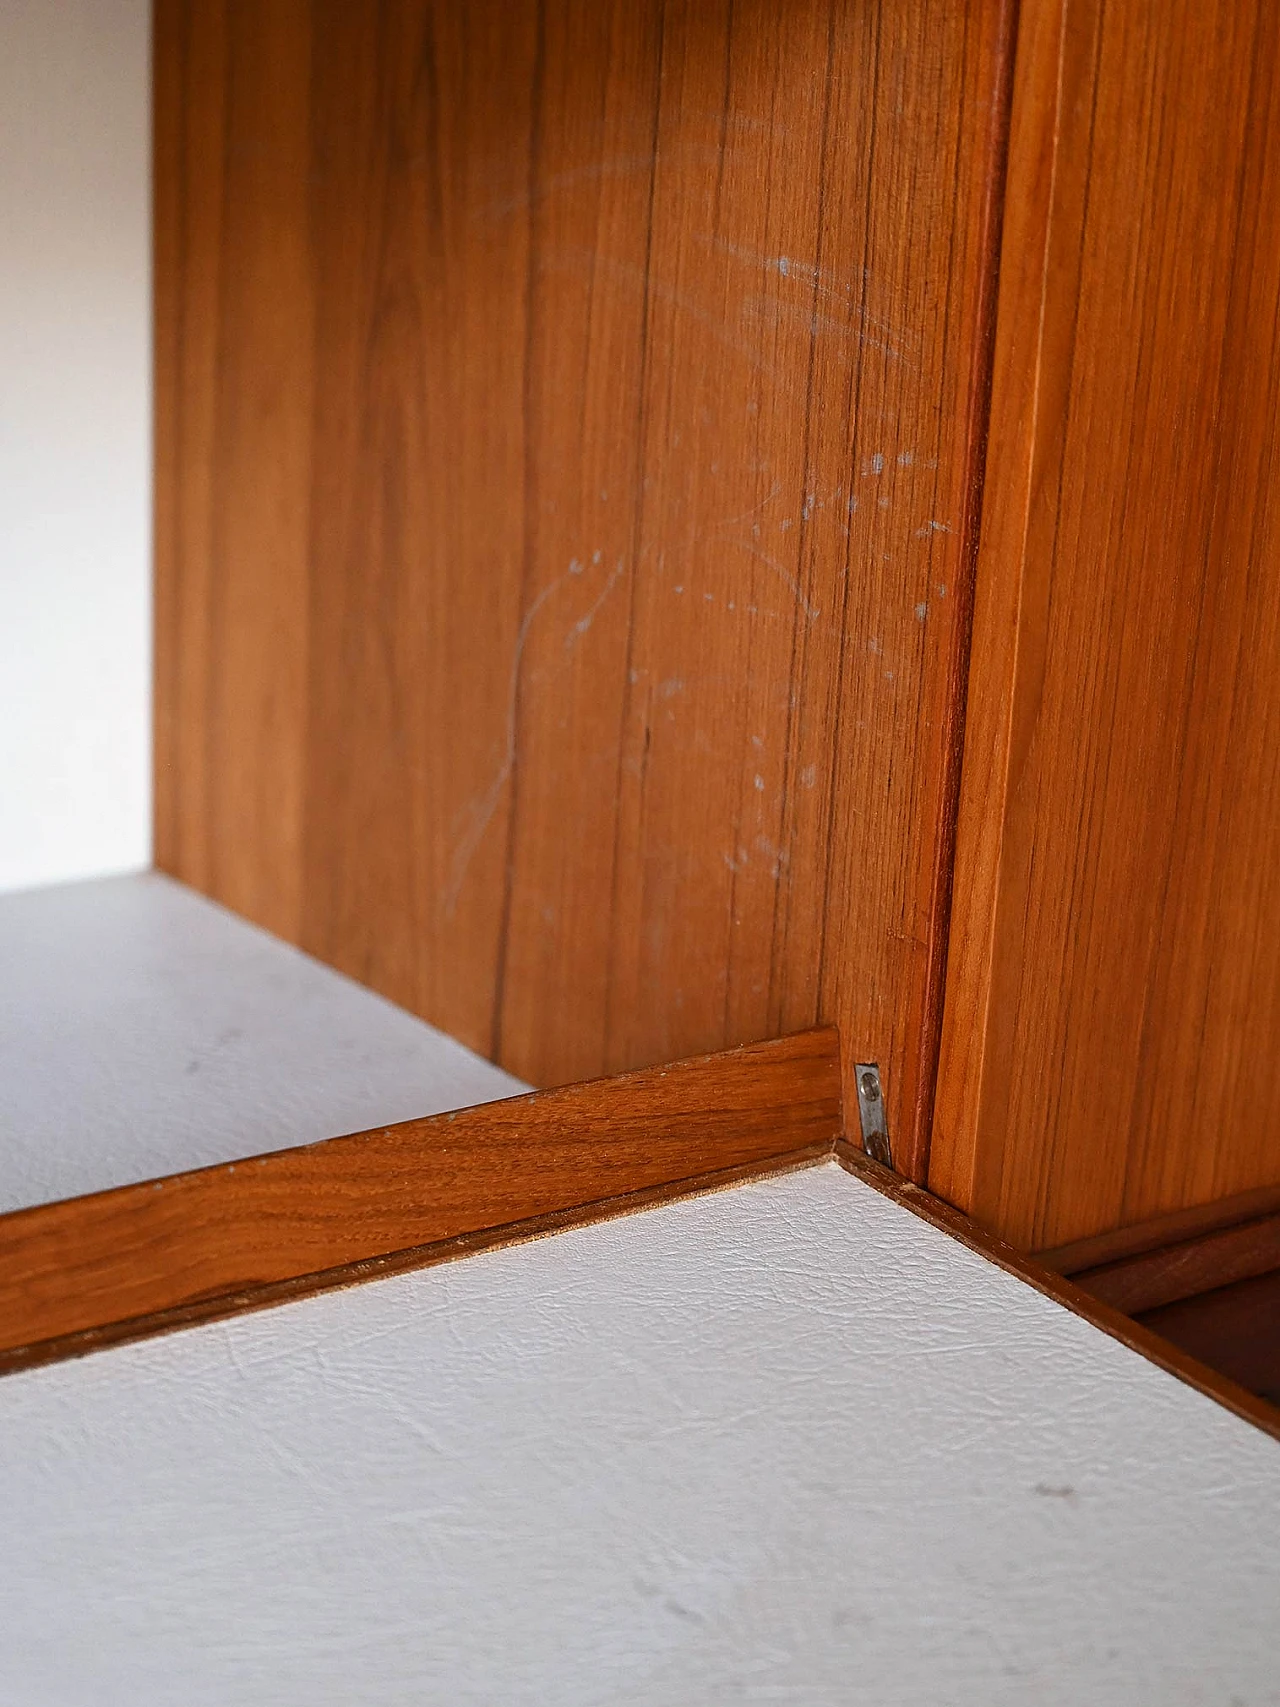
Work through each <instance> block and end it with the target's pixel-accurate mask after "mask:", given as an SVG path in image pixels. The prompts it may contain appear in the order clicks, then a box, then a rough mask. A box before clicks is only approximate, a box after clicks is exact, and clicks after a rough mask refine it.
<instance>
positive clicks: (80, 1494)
mask: <svg viewBox="0 0 1280 1707" xmlns="http://www.w3.org/2000/svg"><path fill="white" fill-rule="evenodd" d="M0 954H3V955H4V956H5V957H6V958H5V962H4V964H5V972H4V986H5V1006H4V1010H3V1021H4V1026H3V1029H4V1050H5V1054H4V1058H3V1077H4V1079H5V1080H6V1081H7V1083H6V1088H5V1091H4V1101H3V1109H4V1122H5V1126H4V1132H5V1143H6V1145H9V1146H11V1154H12V1157H13V1158H14V1159H15V1163H16V1169H17V1171H16V1174H15V1175H14V1176H13V1183H12V1188H11V1195H13V1196H14V1197H16V1198H20V1199H24V1200H27V1201H35V1200H37V1199H39V1198H41V1197H46V1196H49V1195H54V1194H60V1193H62V1192H63V1191H65V1190H66V1189H68V1183H69V1182H70V1184H71V1187H72V1189H89V1188H91V1187H94V1186H98V1185H104V1184H112V1183H118V1182H119V1181H120V1180H123V1179H126V1178H135V1177H138V1175H139V1174H145V1173H149V1172H155V1171H163V1170H164V1169H167V1168H172V1167H175V1166H189V1165H192V1164H193V1163H195V1162H198V1161H209V1160H218V1159H224V1158H225V1157H227V1156H229V1155H232V1154H237V1153H244V1152H245V1151H250V1150H254V1149H260V1148H262V1147H263V1146H264V1144H281V1143H290V1142H300V1141H304V1140H307V1139H310V1138H314V1137H317V1136H323V1135H326V1134H328V1133H331V1132H337V1131H340V1130H343V1129H350V1128H352V1127H354V1126H360V1125H363V1124H369V1123H377V1122H382V1121H385V1120H389V1119H394V1118H398V1117H400V1116H402V1115H412V1114H416V1113H422V1112H425V1109H426V1108H427V1107H445V1106H448V1105H449V1103H450V1102H462V1101H471V1100H476V1099H477V1098H478V1097H479V1098H483V1097H486V1096H493V1095H500V1094H502V1093H503V1091H504V1090H514V1089H517V1088H519V1087H518V1086H516V1085H515V1083H514V1082H513V1081H511V1080H509V1079H507V1078H506V1077H505V1076H504V1075H501V1074H499V1073H498V1072H497V1071H496V1069H494V1068H492V1067H489V1066H487V1065H485V1064H484V1063H482V1062H479V1061H477V1060H476V1059H475V1058H474V1057H472V1056H469V1055H468V1054H467V1053H466V1052H465V1051H463V1050H461V1049H459V1047H458V1046H457V1045H456V1044H452V1043H450V1042H449V1041H448V1040H447V1039H442V1038H440V1037H439V1036H438V1034H436V1033H433V1032H431V1031H430V1030H429V1028H427V1027H424V1026H422V1025H421V1024H420V1023H419V1022H418V1021H416V1020H414V1019H411V1018H410V1017H409V1016H408V1015H405V1014H403V1013H400V1012H398V1011H397V1010H396V1009H394V1008H392V1007H390V1006H388V1005H387V1004H386V1003H384V1002H381V1001H379V1000H378V999H377V998H375V997H372V996H370V995H368V994H367V993H366V992H363V991H361V990H359V989H358V988H356V987H355V986H353V985H351V984H349V983H347V982H346V981H345V980H343V979H340V978H337V977H336V976H335V975H334V974H331V973H328V972H326V971H324V970H323V969H321V968H317V967H316V966H314V964H312V963H311V962H309V961H307V960H305V959H304V958H303V957H301V956H298V955H296V954H294V953H293V951H291V950H288V949H286V948H284V947H283V946H282V945H280V944H277V943H274V942H272V941H271V939H269V938H266V937H264V936H263V935H262V934H261V933H259V932H256V931H252V930H250V929H249V928H248V927H247V926H245V925H243V924H241V923H240V922H238V921H236V920H233V919H231V918H230V917H229V916H228V915H226V914H225V913H222V912H220V911H219V910H218V909H216V908H212V907H210V906H208V904H207V903H204V902H201V901H198V900H196V899H195V898H194V897H192V896H189V895H187V894H186V893H185V892H183V891H181V890H180V889H178V888H177V887H176V886H174V885H172V884H169V883H166V882H165V881H163V880H160V879H154V878H142V879H130V880H116V881H114V882H111V883H102V884H94V885H82V886H77V887H76V888H75V889H63V890H58V891H49V892H48V893H46V894H44V895H27V896H22V897H14V898H12V899H10V900H7V901H4V902H2V903H0ZM19 989H20V991H21V992H25V994H20V993H16V992H18V991H19ZM193 1063H194V1064H195V1065H194V1066H193ZM130 1111H131V1112H130ZM15 1134H17V1135H18V1141H17V1142H16V1143H15V1142H14V1135H15ZM6 1171H7V1169H6ZM0 1512H3V1514H4V1516H3V1523H4V1534H5V1543H6V1544H5V1545H4V1546H3V1547H2V1548H0V1630H2V1631H3V1640H2V1641H0V1703H5V1704H8V1703H15V1704H21V1707H55V1704H56V1707H67V1704H75V1707H79V1704H81V1703H84V1704H90V1703H91V1704H92V1707H126V1704H127V1707H137V1704H139V1703H145V1704H147V1707H169V1704H173V1707H227V1704H232V1703H234V1704H236V1707H284V1704H289V1707H292V1704H295V1703H296V1704H299V1707H302V1704H305V1707H359V1704H364V1703H369V1704H375V1703H376V1704H378V1707H383V1704H388V1703H400V1702H405V1703H414V1704H419V1703H437V1702H439V1703H449V1704H451V1707H455V1704H471V1703H474V1704H476V1707H480V1704H485V1707H488V1704H491V1703H502V1704H503V1707H515V1704H520V1707H524V1704H528V1707H535V1704H536V1707H543V1704H547V1703H555V1704H556V1707H596V1704H601V1707H603V1704H609V1707H615V1704H617V1707H624V1704H625V1707H640V1704H644V1707H688V1704H698V1707H716V1704H720V1703H724V1704H726V1707H727V1704H730V1703H743V1702H753V1703H779V1702H783V1703H795V1704H797V1707H800V1704H803V1707H828V1704H830V1707H847V1704H850V1703H853V1704H858V1703H867V1704H868V1707H934V1704H938V1707H952V1704H954V1707H970V1704H980V1707H1005V1704H1007V1707H1015V1704H1016V1707H1029V1704H1035V1707H1147V1704H1150V1707H1209V1704H1212V1707H1231V1704H1233V1703H1239V1704H1241V1707H1266V1704H1268V1703H1277V1702H1280V1617H1278V1613H1280V1446H1278V1445H1277V1443H1276V1442H1275V1441H1274V1440H1272V1439H1270V1438H1269V1437H1267V1436H1266V1435H1264V1434H1262V1433H1261V1432H1259V1431H1258V1430H1256V1429H1254V1428H1252V1427H1251V1426H1250V1425H1249V1424H1248V1423H1246V1422H1243V1421H1241V1420H1240V1419H1239V1418H1237V1417H1235V1416H1233V1415H1232V1414H1230V1413H1229V1412H1228V1411H1226V1410H1224V1409H1222V1408H1221V1407H1220V1406H1218V1405H1216V1404H1215V1403H1214V1402H1213V1401H1212V1400H1211V1399H1209V1398H1207V1397H1205V1396H1204V1395H1202V1394H1201V1393H1199V1392H1197V1391H1195V1390H1193V1389H1192V1388H1190V1387H1187V1386H1185V1385H1183V1384H1182V1383H1180V1382H1178V1381H1177V1380H1175V1379H1174V1378H1173V1377H1171V1376H1169V1375H1167V1374H1165V1373H1164V1372H1162V1371H1161V1370H1160V1369H1158V1368H1156V1367H1155V1366H1154V1365H1152V1364H1150V1363H1148V1362H1147V1361H1145V1360H1144V1359H1143V1358H1141V1357H1140V1356H1138V1355H1136V1354H1135V1353H1133V1352H1131V1351H1129V1350H1128V1349H1126V1348H1125V1347H1124V1346H1123V1345H1121V1344H1119V1343H1118V1342H1117V1341H1115V1340H1112V1339H1109V1338H1108V1337H1107V1336H1105V1335H1104V1334H1102V1333H1100V1332H1099V1331H1097V1330H1096V1329H1094V1328H1093V1327H1091V1326H1090V1325H1089V1324H1088V1323H1087V1322H1085V1321H1083V1320H1082V1319H1081V1318H1079V1317H1076V1316H1074V1315H1072V1314H1070V1313H1069V1312H1068V1311H1066V1310H1064V1309H1062V1308H1061V1307H1059V1306H1058V1305H1057V1304H1055V1303H1054V1302H1053V1301H1051V1300H1050V1299H1048V1298H1045V1297H1043V1296H1041V1295H1040V1294H1039V1293H1038V1292H1035V1291H1034V1290H1032V1289H1031V1288H1029V1287H1027V1286H1026V1285H1024V1284H1023V1283H1022V1282H1021V1281H1019V1280H1018V1279H1016V1278H1015V1277H1013V1276H1011V1275H1009V1274H1006V1273H1005V1272H1004V1271H1003V1270H1001V1269H998V1268H996V1267H994V1266H993V1265H992V1264H991V1263H989V1262H988V1261H986V1260H985V1259H984V1258H983V1257H981V1256H980V1255H978V1254H976V1253H975V1252H974V1251H972V1250H970V1249H968V1248H967V1247H966V1246H964V1245H962V1244H960V1243H959V1242H957V1241H956V1240H954V1239H953V1238H951V1237H949V1236H948V1235H947V1234H945V1233H943V1232H940V1231H939V1230H937V1229H936V1228H934V1227H932V1226H931V1225H929V1224H927V1223H925V1222H924V1221H921V1220H920V1219H918V1218H917V1217H915V1216H913V1215H911V1214H910V1213H909V1212H908V1211H906V1210H905V1209H903V1208H901V1207H900V1206H899V1205H898V1204H896V1203H894V1202H892V1201H890V1200H889V1199H887V1198H885V1197H883V1196H881V1195H880V1194H879V1193H877V1192H876V1191H874V1190H872V1189H871V1188H870V1187H868V1186H867V1185H866V1184H865V1183H863V1182H862V1181H861V1180H859V1179H856V1178H853V1177H851V1176H850V1175H848V1174H846V1173H845V1172H844V1171H843V1170H841V1169H840V1168H838V1167H836V1166H834V1165H823V1166H818V1167H814V1168H811V1169H808V1170H805V1171H801V1172H797V1173H793V1174H789V1175H786V1176H783V1177H780V1178H775V1179H772V1180H763V1181H756V1182H753V1183H751V1184H746V1185H742V1186H739V1187H736V1188H734V1189H732V1190H729V1191H724V1192H721V1193H718V1194H715V1195H712V1196H707V1197H702V1198H697V1199H689V1200H685V1201H681V1202H675V1203H669V1204H666V1205H663V1206H662V1207H659V1208H655V1209H652V1210H649V1211H646V1212H645V1213H643V1214H639V1215H634V1216H631V1217H628V1218H624V1219H622V1220H617V1221H612V1222H607V1223H603V1224H600V1225H597V1226H591V1227H582V1228H577V1229H574V1230H571V1231H568V1232H564V1233H561V1234H558V1235H556V1236H555V1237H551V1238H544V1239H541V1240H538V1241H535V1242H533V1243H530V1244H525V1245H520V1246H513V1247H510V1248H508V1249H504V1250H493V1251H488V1252H485V1253H483V1254H480V1255H476V1256H473V1257H470V1258H468V1259H466V1260H464V1261H460V1262H455V1263H451V1264H447V1265H445V1266H442V1267H438V1268H434V1269H428V1270H424V1271H422V1272H420V1273H416V1274H407V1275H400V1276H397V1277H394V1278H388V1279H386V1280H382V1281H378V1282H374V1283H372V1284H369V1285H366V1286H362V1287H358V1288H354V1289H352V1290H349V1291H346V1292H339V1293H333V1294H327V1295H322V1296H318V1297H313V1298H309V1299H305V1300H301V1301H298V1302H296V1303H292V1304H288V1305H285V1306H282V1307H280V1308H278V1309H275V1310H272V1311H267V1312H263V1313H260V1314H257V1315H251V1316H246V1317H242V1318H239V1319H236V1320H232V1321H228V1322H223V1323H218V1324H213V1325H209V1326H205V1327H201V1328H195V1329H192V1330H189V1331H187V1332H183V1333H179V1334H175V1335H172V1336H170V1337H167V1338H164V1339H158V1340H152V1341H146V1342H142V1343H139V1344H136V1345H132V1346H126V1347H122V1348H119V1349H117V1350H114V1351H108V1352H102V1353H99V1354H96V1355H94V1356H92V1357H89V1358H86V1359H84V1360H83V1361H80V1362H71V1363H63V1364H58V1365H54V1366H51V1367H49V1368H45V1369H39V1370H31V1371H28V1372H26V1373H23V1374H18V1375H12V1376H9V1377H6V1378H5V1379H3V1380H0Z"/></svg>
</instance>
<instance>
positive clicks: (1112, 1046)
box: [929, 0, 1280, 1248]
mask: <svg viewBox="0 0 1280 1707" xmlns="http://www.w3.org/2000/svg"><path fill="white" fill-rule="evenodd" d="M1278 31H1280V10H1277V8H1276V7H1275V6H1272V5H1267V4H1265V3H1261V0H1259V3H1253V0H1230V3H1227V0H1212V3H1205V4H1201V5H1196V6H1171V5H1162V6H1151V5H1149V4H1146V3H1145V0H1107V4H1106V5H1105V6H1104V5H1103V4H1102V3H1101V0H1025V3H1024V4H1023V6H1022V8H1021V12H1020V21H1019V34H1018V46H1017V55H1016V68H1015V78H1014V99H1013V108H1012V117H1011V125H1010V140H1009V165H1008V193H1007V199H1006V221H1005V227H1004V237H1003V245H1002V266H1001V275H1000V288H999V300H998V310H997V331H996V351H995V368H994V378H993V395H992V412H991V425H990V455H989V461H988V471H987V479H986V486H985V496H984V515H983V521H982V543H981V553H980V562H979V573H978V595H977V600H976V605H975V628H974V639H973V648H972V670H971V678H970V693H969V701H968V710H967V718H968V721H967V727H966V741H965V753H964V766H963V783H962V795H961V810H960V821H959V829H958V853H957V869H956V880H955V890H954V893H955V908H954V912H953V934H952V939H951V953H950V964H949V968H948V996H947V1008H946V1016H945V1021H944V1042H943V1051H942V1064H941V1071H940V1077H939V1084H938V1098H937V1123H936V1126H935V1130H934V1135H933V1150H932V1159H931V1164H930V1172H929V1181H930V1185H931V1186H932V1188H933V1189H934V1190H936V1191H938V1192H939V1193H940V1194H941V1195H942V1196H944V1197H946V1198H948V1199H949V1200H950V1201H952V1202H954V1203H957V1204H959V1205H960V1206H961V1207H963V1208H965V1209H966V1210H968V1211H969V1212H971V1213H972V1214H973V1215H974V1216H975V1217H976V1218H977V1219H978V1220H979V1221H980V1222H982V1223H983V1224H985V1225H988V1226H991V1227H993V1228H996V1229H998V1230H999V1231H1000V1232H1001V1233H1003V1234H1004V1235H1005V1236H1006V1237H1008V1238H1009V1239H1011V1240H1012V1241H1013V1242H1015V1243H1017V1244H1020V1245H1023V1246H1027V1247H1032V1248H1036V1247H1040V1246H1049V1245H1060V1244H1062V1243H1064V1242H1067V1241H1073V1240H1079V1239H1083V1238H1086V1237H1088V1236H1089V1235H1093V1234H1098V1233H1103V1232H1106V1231H1107V1230H1109V1229H1113V1228H1118V1227H1123V1226H1126V1225H1128V1224H1130V1223H1138V1222H1142V1221H1145V1220H1147V1219H1148V1218H1151V1217H1155V1216H1161V1215H1165V1214H1168V1213H1171V1212H1175V1211H1178V1210H1180V1209H1183V1208H1186V1207H1189V1206H1193V1205H1197V1204H1203V1203H1208V1202H1211V1201H1212V1200H1214V1199H1217V1198H1222V1197H1227V1196H1230V1195H1232V1194H1235V1193H1240V1192H1246V1191H1250V1190H1252V1189H1255V1188H1259V1187H1263V1186H1270V1185H1275V1184H1277V1183H1280V1051H1278V1050H1277V1049H1276V1047H1275V1039H1276V1037H1277V1035H1280V861H1277V859H1276V857H1275V849H1276V846H1277V842H1278V841H1280V672H1278V671H1277V660H1278V659H1280V540H1278V538H1277V522H1278V520H1280V511H1278V508H1277V503H1278V500H1280V484H1278V483H1277V478H1276V467H1275V454H1276V448H1277V431H1278V430H1280V417H1278V414H1277V404H1278V402H1280V396H1278V381H1280V346H1278V343H1277V332H1278V325H1280V323H1278V321H1277V313H1276V304H1277V301H1278V300H1280V110H1278V103H1280V63H1278V61H1277V32H1278Z"/></svg>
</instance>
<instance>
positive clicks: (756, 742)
mask: <svg viewBox="0 0 1280 1707" xmlns="http://www.w3.org/2000/svg"><path fill="white" fill-rule="evenodd" d="M751 745H752V746H753V747H763V746H764V736H763V735H753V736H752V737H751Z"/></svg>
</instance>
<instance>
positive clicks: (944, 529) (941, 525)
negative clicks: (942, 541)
mask: <svg viewBox="0 0 1280 1707" xmlns="http://www.w3.org/2000/svg"><path fill="white" fill-rule="evenodd" d="M950 532H951V524H950V522H932V521H930V522H926V523H925V524H924V526H923V527H922V528H917V529H916V538H917V539H928V537H929V535H930V534H931V533H950Z"/></svg>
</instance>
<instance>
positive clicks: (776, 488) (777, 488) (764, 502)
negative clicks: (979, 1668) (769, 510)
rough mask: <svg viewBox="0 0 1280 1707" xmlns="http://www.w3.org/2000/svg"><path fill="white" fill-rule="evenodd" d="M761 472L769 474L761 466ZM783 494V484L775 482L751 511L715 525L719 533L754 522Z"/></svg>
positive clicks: (779, 481) (726, 518)
mask: <svg viewBox="0 0 1280 1707" xmlns="http://www.w3.org/2000/svg"><path fill="white" fill-rule="evenodd" d="M760 472H761V473H766V472H767V470H766V469H765V467H764V466H763V465H761V469H760ZM781 493H782V482H781V480H775V481H774V483H773V485H772V486H771V487H770V488H769V490H768V491H767V492H766V493H765V495H764V497H763V498H761V499H760V501H759V502H758V503H755V504H752V506H751V508H750V509H749V510H743V511H741V512H740V514H738V515H736V516H725V517H724V519H723V520H722V521H718V522H717V523H716V524H715V526H716V530H717V532H718V531H719V530H720V529H721V528H735V527H737V526H738V525H739V524H740V523H742V522H749V521H752V520H753V519H754V518H755V517H756V516H758V515H759V514H760V512H761V510H763V509H765V508H766V507H767V506H768V505H770V504H772V502H773V500H774V499H775V498H777V497H780V496H781Z"/></svg>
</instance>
